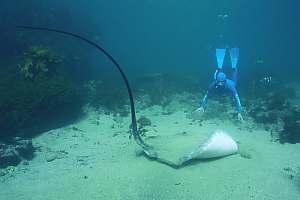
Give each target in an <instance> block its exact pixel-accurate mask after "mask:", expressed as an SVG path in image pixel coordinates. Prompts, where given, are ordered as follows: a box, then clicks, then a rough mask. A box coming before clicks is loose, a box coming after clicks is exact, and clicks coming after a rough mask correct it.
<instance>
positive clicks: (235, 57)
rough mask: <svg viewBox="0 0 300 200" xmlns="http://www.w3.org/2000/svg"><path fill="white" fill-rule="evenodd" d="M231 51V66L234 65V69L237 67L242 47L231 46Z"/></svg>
mask: <svg viewBox="0 0 300 200" xmlns="http://www.w3.org/2000/svg"><path fill="white" fill-rule="evenodd" d="M229 53H230V60H231V67H232V69H236V65H237V63H238V60H239V54H240V49H239V48H231V49H230V50H229Z"/></svg>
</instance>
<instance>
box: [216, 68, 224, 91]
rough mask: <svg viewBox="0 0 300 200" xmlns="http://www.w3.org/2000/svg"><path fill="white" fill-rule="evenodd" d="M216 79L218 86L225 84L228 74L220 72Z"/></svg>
mask: <svg viewBox="0 0 300 200" xmlns="http://www.w3.org/2000/svg"><path fill="white" fill-rule="evenodd" d="M216 81H217V83H216V87H217V88H219V87H223V86H225V83H226V74H225V73H223V72H219V73H218V74H217V76H216Z"/></svg>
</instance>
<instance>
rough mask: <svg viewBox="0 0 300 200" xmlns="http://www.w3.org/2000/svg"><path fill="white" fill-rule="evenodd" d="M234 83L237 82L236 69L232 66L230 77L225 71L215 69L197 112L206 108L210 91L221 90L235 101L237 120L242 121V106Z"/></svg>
mask: <svg viewBox="0 0 300 200" xmlns="http://www.w3.org/2000/svg"><path fill="white" fill-rule="evenodd" d="M236 84H237V69H236V68H232V76H231V78H230V79H229V78H227V77H226V75H225V73H224V72H222V70H221V69H217V71H216V72H215V77H214V80H213V82H212V83H211V84H210V85H209V87H208V90H207V92H206V94H205V95H204V97H203V99H202V101H201V103H200V104H201V105H200V107H199V108H198V109H197V111H198V112H204V111H205V109H206V108H207V104H208V97H209V96H210V94H211V93H213V92H216V91H221V92H229V93H230V94H231V95H232V97H233V99H234V103H235V108H236V112H237V117H238V120H240V121H243V117H242V114H241V112H242V106H241V101H240V98H239V95H238V92H237V89H236Z"/></svg>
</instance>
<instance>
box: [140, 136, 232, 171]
mask: <svg viewBox="0 0 300 200" xmlns="http://www.w3.org/2000/svg"><path fill="white" fill-rule="evenodd" d="M237 152H238V145H237V143H236V142H235V141H234V140H233V139H232V137H231V136H230V135H229V134H227V133H226V132H225V131H223V130H217V131H215V132H214V133H213V134H212V135H211V136H210V137H209V138H208V139H207V140H205V142H201V143H200V144H199V145H198V146H196V147H195V148H193V149H192V150H191V151H188V153H187V154H184V156H182V157H180V158H179V159H178V161H177V162H173V161H171V160H172V159H171V158H170V156H168V155H167V154H165V155H164V156H162V155H161V154H160V153H158V152H157V151H151V150H150V151H147V150H145V149H144V153H145V154H146V156H147V157H148V158H151V159H154V160H156V161H158V162H160V163H162V164H165V165H168V166H170V167H172V168H176V169H178V168H181V167H184V166H186V165H187V164H188V163H189V162H190V161H192V160H208V159H213V158H222V157H225V156H229V155H233V154H236V153H237ZM169 153H171V152H169Z"/></svg>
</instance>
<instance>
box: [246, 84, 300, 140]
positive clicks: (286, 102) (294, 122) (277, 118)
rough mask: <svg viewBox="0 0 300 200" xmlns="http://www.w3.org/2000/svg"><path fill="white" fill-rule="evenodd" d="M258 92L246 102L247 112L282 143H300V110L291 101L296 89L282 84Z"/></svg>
mask: <svg viewBox="0 0 300 200" xmlns="http://www.w3.org/2000/svg"><path fill="white" fill-rule="evenodd" d="M257 94H259V95H258V96H256V97H255V98H253V99H251V100H248V101H247V102H246V104H247V113H248V114H249V115H250V116H251V117H252V118H253V119H254V121H255V122H256V123H259V124H262V125H263V126H264V127H265V129H266V130H269V131H270V132H271V133H272V136H274V137H275V139H276V140H279V141H280V142H281V143H285V142H288V143H299V142H300V132H299V130H300V129H299V128H300V111H299V107H298V106H297V105H294V104H292V103H291V100H292V99H293V98H295V97H296V92H295V90H294V89H292V88H289V87H285V86H281V87H275V88H269V89H268V90H267V91H264V92H261V93H259V92H258V93H257Z"/></svg>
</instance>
